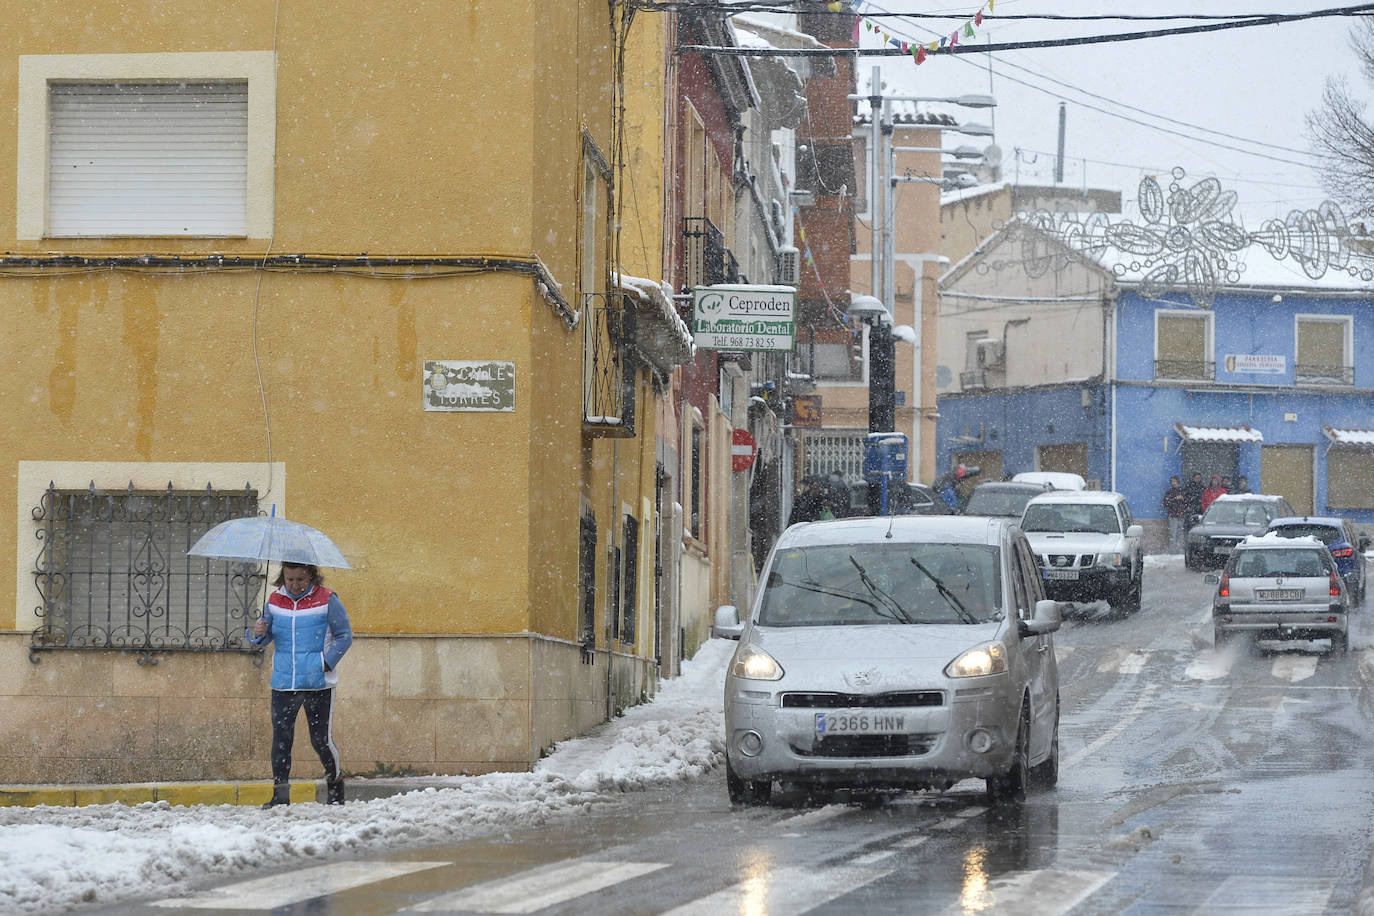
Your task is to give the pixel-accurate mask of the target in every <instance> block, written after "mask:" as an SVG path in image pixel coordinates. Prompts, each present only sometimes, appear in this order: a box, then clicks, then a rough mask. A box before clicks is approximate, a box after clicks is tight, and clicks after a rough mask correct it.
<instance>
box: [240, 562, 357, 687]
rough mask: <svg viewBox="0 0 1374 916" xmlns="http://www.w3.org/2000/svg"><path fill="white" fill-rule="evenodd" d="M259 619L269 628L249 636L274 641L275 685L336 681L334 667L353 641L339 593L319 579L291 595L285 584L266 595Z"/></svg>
mask: <svg viewBox="0 0 1374 916" xmlns="http://www.w3.org/2000/svg"><path fill="white" fill-rule="evenodd" d="M262 619H263V620H265V621H267V632H266V633H264V634H263V636H262V638H261V639H251V638H250V641H251V642H252V643H253V644H254V645H259V646H261V645H266V644H267V643H269V642H275V643H276V646H275V648H274V649H273V652H272V689H273V690H327V689H328V688H330V687H333V686H334V685H335V684H337V683H338V682H339V675H338V672H337V671H335V670H334V669H335V667H336V666H337V665H338V664H339V659H341V658H343V656H344V653H345V652H347V651H348V647H349V646H351V645H353V629H352V627H350V626H349V623H348V612H347V611H345V610H344V606H343V602H342V601H340V600H339V596H338V595H336V594H334V593H333V592H332V591H330V590H329V589H327V588H325V587H324V586H323V585H315V586H311V588H310V589H309V590H307V591H306V592H305V594H303V595H292V594H291V593H290V592H288V591H287V590H286V586H284V585H283V586H281V587H279V588H278V589H277V590H276V591H274V592H273V593H272V595H271V597H269V598H268V599H267V607H266V608H265V609H264V610H263V614H262ZM250 632H251V631H250Z"/></svg>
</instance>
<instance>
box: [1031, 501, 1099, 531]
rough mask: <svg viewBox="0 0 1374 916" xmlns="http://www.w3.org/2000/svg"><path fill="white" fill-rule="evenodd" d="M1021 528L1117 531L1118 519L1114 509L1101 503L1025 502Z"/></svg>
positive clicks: (1032, 529) (1033, 529) (1034, 529)
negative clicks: (1026, 504)
mask: <svg viewBox="0 0 1374 916" xmlns="http://www.w3.org/2000/svg"><path fill="white" fill-rule="evenodd" d="M1021 530H1022V531H1040V532H1048V533H1052V534H1068V533H1071V532H1083V533H1091V534H1120V533H1121V523H1120V521H1119V520H1118V519H1117V517H1116V509H1115V508H1113V507H1112V506H1109V505H1106V504H1104V503H1032V504H1031V505H1028V506H1026V517H1025V518H1024V519H1022V520H1021Z"/></svg>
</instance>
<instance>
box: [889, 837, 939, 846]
mask: <svg viewBox="0 0 1374 916" xmlns="http://www.w3.org/2000/svg"><path fill="white" fill-rule="evenodd" d="M928 839H930V837H926V836H909V837H907V838H906V839H905V840H898V841H897V842H895V843H893V844H892V848H893V849H915V848H916V847H917V846H920V845H921V844H922V843H924V842H925V841H926V840H928Z"/></svg>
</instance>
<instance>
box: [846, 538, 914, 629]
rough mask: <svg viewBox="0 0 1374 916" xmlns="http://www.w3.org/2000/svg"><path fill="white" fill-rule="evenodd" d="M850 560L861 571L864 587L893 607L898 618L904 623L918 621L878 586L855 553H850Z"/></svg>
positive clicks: (860, 577) (860, 576) (860, 578)
mask: <svg viewBox="0 0 1374 916" xmlns="http://www.w3.org/2000/svg"><path fill="white" fill-rule="evenodd" d="M849 562H851V563H853V564H854V568H855V569H857V570H858V571H859V581H860V582H862V583H863V584H864V588H866V589H868V590H869V591H870V592H871V593H872V594H873V597H874V598H877V599H878V600H879V601H881V602H883V604H884V605H885V606H887V607H889V608H891V609H892V611H893V613H894V615H895V617H896V619H897V620H900V621H901V622H902V623H915V622H916V620H915V618H913V617H912V616H911V615H910V614H909V613H907V610H906V608H904V607H902V606H901V604H899V603H898V602H897V599H896V598H893V597H892V596H891V595H889V594H888V593H887V592H885V591H883V590H882V589H881V588H879V587H878V583H876V582H874V581H873V580H872V579H871V578H870V577H869V575H868V571H867V570H865V569H864V568H863V567H862V566H860V565H859V561H858V560H856V559H854V555H853V554H850V555H849ZM875 610H876V608H875ZM878 613H880V614H881V613H882V612H881V611H878ZM884 616H887V615H884Z"/></svg>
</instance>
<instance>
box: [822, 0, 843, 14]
mask: <svg viewBox="0 0 1374 916" xmlns="http://www.w3.org/2000/svg"><path fill="white" fill-rule="evenodd" d="M826 6H827V7H829V9H830V12H832V13H838V12H839V11H840V9H841V8H842V7H843V6H844V4H842V3H840V0H831V2H830V3H827V4H826Z"/></svg>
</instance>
